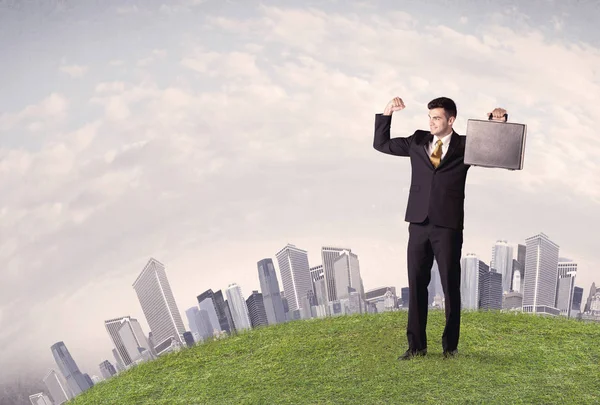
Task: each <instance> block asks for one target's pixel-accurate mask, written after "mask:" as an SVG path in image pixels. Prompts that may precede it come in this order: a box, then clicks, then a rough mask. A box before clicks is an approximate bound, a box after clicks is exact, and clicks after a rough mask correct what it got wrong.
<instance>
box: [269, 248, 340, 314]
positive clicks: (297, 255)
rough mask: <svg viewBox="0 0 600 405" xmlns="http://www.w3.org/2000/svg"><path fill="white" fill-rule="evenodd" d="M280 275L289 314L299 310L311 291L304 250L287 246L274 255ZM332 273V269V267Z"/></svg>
mask: <svg viewBox="0 0 600 405" xmlns="http://www.w3.org/2000/svg"><path fill="white" fill-rule="evenodd" d="M275 257H276V258H277V263H278V265H279V273H280V274H281V283H282V284H283V291H284V292H285V298H286V299H287V304H288V307H289V312H293V311H296V310H299V309H300V308H301V300H302V298H303V297H306V294H307V293H308V291H309V290H312V281H311V279H310V266H309V265H308V255H307V253H306V250H302V249H298V248H297V247H296V246H295V245H291V244H289V243H288V244H287V245H286V246H285V247H284V248H283V249H281V250H280V251H279V252H277V254H276V255H275ZM332 271H333V267H332Z"/></svg>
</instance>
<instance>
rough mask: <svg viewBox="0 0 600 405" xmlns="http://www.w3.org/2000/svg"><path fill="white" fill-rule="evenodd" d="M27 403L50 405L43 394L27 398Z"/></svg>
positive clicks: (48, 399)
mask: <svg viewBox="0 0 600 405" xmlns="http://www.w3.org/2000/svg"><path fill="white" fill-rule="evenodd" d="M29 401H30V402H31V404H32V405H52V402H51V401H50V398H48V396H47V395H46V394H44V393H43V392H40V393H38V394H33V395H30V396H29Z"/></svg>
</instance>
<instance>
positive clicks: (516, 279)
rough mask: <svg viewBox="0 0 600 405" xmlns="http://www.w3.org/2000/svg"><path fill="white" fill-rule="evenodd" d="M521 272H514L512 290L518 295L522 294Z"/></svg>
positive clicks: (517, 270)
mask: <svg viewBox="0 0 600 405" xmlns="http://www.w3.org/2000/svg"><path fill="white" fill-rule="evenodd" d="M514 263H517V261H516V260H515V261H514ZM521 280H522V278H521V270H519V269H518V268H515V269H514V271H513V281H512V285H511V290H512V291H514V292H517V293H520V292H521V284H522V283H521Z"/></svg>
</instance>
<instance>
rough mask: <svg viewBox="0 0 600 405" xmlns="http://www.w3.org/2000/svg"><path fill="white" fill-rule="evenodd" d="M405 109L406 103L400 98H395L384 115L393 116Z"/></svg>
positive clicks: (384, 111) (386, 108)
mask: <svg viewBox="0 0 600 405" xmlns="http://www.w3.org/2000/svg"><path fill="white" fill-rule="evenodd" d="M403 109H404V101H402V99H401V98H400V97H394V98H393V99H392V100H391V101H390V102H389V103H388V104H387V105H386V106H385V109H384V110H383V115H392V113H393V112H394V111H400V110H403Z"/></svg>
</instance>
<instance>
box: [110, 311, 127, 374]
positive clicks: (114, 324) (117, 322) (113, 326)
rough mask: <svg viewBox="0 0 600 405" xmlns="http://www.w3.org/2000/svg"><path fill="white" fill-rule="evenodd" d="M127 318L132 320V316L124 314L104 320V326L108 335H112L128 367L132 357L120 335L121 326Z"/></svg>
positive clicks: (125, 365) (123, 361) (123, 362)
mask: <svg viewBox="0 0 600 405" xmlns="http://www.w3.org/2000/svg"><path fill="white" fill-rule="evenodd" d="M125 319H129V320H130V319H131V317H130V316H122V317H119V318H114V319H109V320H107V321H104V327H105V328H106V332H107V333H108V336H109V337H110V340H111V341H112V343H113V346H114V348H115V349H117V353H118V354H119V357H120V359H121V362H122V364H123V366H124V367H128V366H129V365H130V364H131V363H132V359H131V357H130V356H129V353H128V352H127V349H125V345H124V344H123V340H122V339H121V336H120V335H119V330H120V329H121V326H122V324H123V321H124V320H125Z"/></svg>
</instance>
